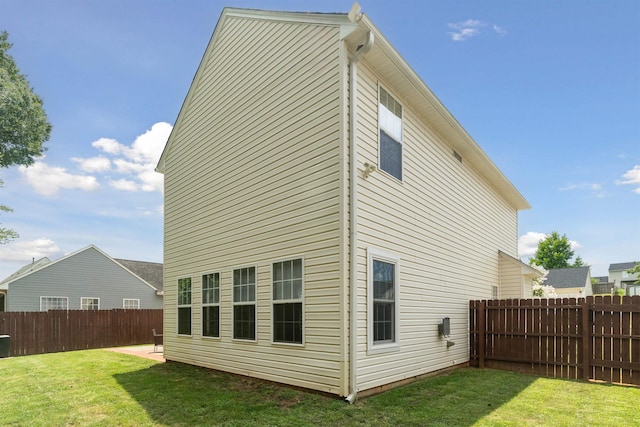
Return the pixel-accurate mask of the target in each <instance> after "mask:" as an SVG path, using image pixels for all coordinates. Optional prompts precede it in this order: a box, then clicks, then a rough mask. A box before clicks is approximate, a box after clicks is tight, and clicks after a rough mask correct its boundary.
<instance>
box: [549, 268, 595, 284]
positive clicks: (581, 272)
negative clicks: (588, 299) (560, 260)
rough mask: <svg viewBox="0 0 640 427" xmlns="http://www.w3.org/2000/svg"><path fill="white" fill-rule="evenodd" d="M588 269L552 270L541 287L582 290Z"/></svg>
mask: <svg viewBox="0 0 640 427" xmlns="http://www.w3.org/2000/svg"><path fill="white" fill-rule="evenodd" d="M588 275H589V267H573V268H554V269H551V270H549V273H548V274H547V280H545V282H544V283H543V285H549V286H553V287H554V288H556V289H559V288H584V286H585V284H586V283H587V277H588Z"/></svg>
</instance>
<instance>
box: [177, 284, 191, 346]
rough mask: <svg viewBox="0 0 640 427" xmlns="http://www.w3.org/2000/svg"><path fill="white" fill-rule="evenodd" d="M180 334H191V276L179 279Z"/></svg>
mask: <svg viewBox="0 0 640 427" xmlns="http://www.w3.org/2000/svg"><path fill="white" fill-rule="evenodd" d="M178 334H179V335H191V278H190V277H185V278H182V279H178Z"/></svg>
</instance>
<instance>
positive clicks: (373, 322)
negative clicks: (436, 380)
mask: <svg viewBox="0 0 640 427" xmlns="http://www.w3.org/2000/svg"><path fill="white" fill-rule="evenodd" d="M399 278H400V257H398V256H396V255H393V254H388V253H384V252H381V251H377V250H374V249H369V250H368V280H367V282H368V289H369V291H368V342H369V347H370V348H376V347H377V348H385V347H395V346H397V345H398V333H399V328H398V320H399V312H398V296H399V293H398V286H399Z"/></svg>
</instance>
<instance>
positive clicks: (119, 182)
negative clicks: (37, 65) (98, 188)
mask: <svg viewBox="0 0 640 427" xmlns="http://www.w3.org/2000/svg"><path fill="white" fill-rule="evenodd" d="M109 185H110V186H112V187H113V188H115V189H116V190H122V191H138V190H139V189H140V187H139V186H138V184H137V183H136V182H134V181H131V180H128V179H124V178H122V179H116V180H114V181H109Z"/></svg>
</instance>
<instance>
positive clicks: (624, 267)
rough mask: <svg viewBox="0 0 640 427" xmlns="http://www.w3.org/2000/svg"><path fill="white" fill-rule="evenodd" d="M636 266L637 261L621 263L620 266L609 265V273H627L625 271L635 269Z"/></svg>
mask: <svg viewBox="0 0 640 427" xmlns="http://www.w3.org/2000/svg"><path fill="white" fill-rule="evenodd" d="M636 264H638V262H637V261H631V262H620V263H618V264H610V265H609V271H625V270H629V269H630V268H633V267H635V266H636Z"/></svg>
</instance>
